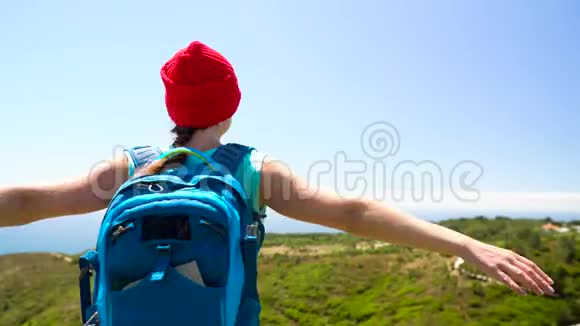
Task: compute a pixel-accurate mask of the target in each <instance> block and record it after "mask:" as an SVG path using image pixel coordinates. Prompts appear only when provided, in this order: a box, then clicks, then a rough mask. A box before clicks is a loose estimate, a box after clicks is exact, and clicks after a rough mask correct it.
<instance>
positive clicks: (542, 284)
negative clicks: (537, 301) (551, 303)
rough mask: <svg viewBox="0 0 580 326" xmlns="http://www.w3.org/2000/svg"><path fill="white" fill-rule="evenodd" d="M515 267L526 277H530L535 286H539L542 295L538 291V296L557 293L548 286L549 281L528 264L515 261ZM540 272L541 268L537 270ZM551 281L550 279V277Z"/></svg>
mask: <svg viewBox="0 0 580 326" xmlns="http://www.w3.org/2000/svg"><path fill="white" fill-rule="evenodd" d="M514 266H515V267H516V268H518V269H519V270H520V271H522V272H524V273H525V274H526V275H528V276H529V277H530V278H531V279H532V280H533V281H534V282H535V284H537V285H538V287H539V288H540V289H541V291H542V293H538V292H537V291H536V293H538V294H543V293H546V294H549V295H554V294H555V291H554V289H553V288H552V287H551V286H550V284H548V281H547V280H546V278H544V277H542V275H541V274H539V273H538V272H537V271H536V270H535V269H534V268H533V267H530V266H528V265H526V264H524V263H523V262H522V261H520V260H517V259H516V260H515V262H514ZM534 266H535V264H534ZM536 267H537V266H536ZM537 269H538V270H539V268H537ZM548 279H549V277H548Z"/></svg>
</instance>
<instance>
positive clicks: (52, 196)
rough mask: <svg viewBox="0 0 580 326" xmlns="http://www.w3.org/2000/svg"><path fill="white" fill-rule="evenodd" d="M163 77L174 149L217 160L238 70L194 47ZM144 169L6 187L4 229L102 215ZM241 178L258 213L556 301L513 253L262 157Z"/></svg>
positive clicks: (129, 163)
mask: <svg viewBox="0 0 580 326" xmlns="http://www.w3.org/2000/svg"><path fill="white" fill-rule="evenodd" d="M161 76H162V79H163V82H164V85H165V88H166V98H165V99H166V106H167V110H168V113H169V116H170V118H171V119H172V120H173V121H174V122H175V124H176V127H175V128H174V129H173V132H174V133H175V142H174V144H173V146H184V147H190V148H194V149H197V150H199V151H203V152H206V153H208V154H211V153H212V152H213V151H215V149H216V148H218V147H219V146H221V142H220V139H221V137H222V136H223V135H224V134H225V133H226V132H227V131H228V129H229V127H230V125H231V118H232V116H233V114H234V113H235V112H236V110H237V108H238V104H239V101H240V96H241V95H240V90H239V88H238V83H237V78H236V75H235V72H234V69H233V68H232V66H231V65H230V63H229V62H228V61H227V60H226V59H225V58H224V57H223V56H222V55H221V54H219V53H218V52H216V51H215V50H213V49H211V48H209V47H207V46H206V45H204V44H202V43H200V42H193V43H191V44H190V45H189V46H188V47H187V48H184V49H182V50H180V51H179V52H178V53H176V54H175V56H173V57H172V58H171V59H170V60H169V61H168V62H167V63H166V64H165V65H164V66H163V67H162V69H161ZM128 153H130V152H128ZM137 168H139V167H138V166H135V160H134V158H133V157H132V155H126V156H124V157H122V158H120V159H117V160H114V161H111V162H109V164H105V165H102V166H100V167H99V168H97V169H95V170H93V171H91V172H90V173H89V174H88V176H85V177H81V178H77V179H73V180H70V181H67V182H62V183H56V184H48V185H35V186H21V187H4V188H0V226H15V225H21V224H26V223H31V222H34V221H37V220H40V219H44V218H50V217H56V216H63V215H75V214H82V213H88V212H93V211H97V210H100V209H103V208H105V207H106V206H107V204H108V202H109V200H110V198H111V197H112V195H113V194H114V192H115V191H116V190H117V189H118V187H119V186H120V185H121V183H122V182H124V181H126V180H127V179H128V178H130V177H131V176H132V175H133V173H134V171H135V170H136V169H137ZM118 176H122V177H121V178H119V177H118ZM236 177H237V178H238V180H240V181H241V182H242V184H243V186H244V188H245V190H246V192H247V193H249V194H250V196H249V197H250V199H249V200H250V201H251V203H249V204H250V205H251V206H252V207H253V209H254V210H255V211H256V212H263V211H264V210H265V208H266V207H270V208H271V209H273V210H274V211H276V212H278V213H280V214H282V215H285V216H288V217H291V218H294V219H297V220H301V221H305V222H310V223H315V224H319V225H324V226H327V227H331V228H336V229H340V230H343V231H346V232H349V233H351V234H354V235H358V236H364V237H369V238H373V239H376V240H380V241H385V242H389V243H393V244H399V245H407V246H412V247H415V248H420V249H425V250H430V251H434V252H439V253H446V254H451V255H456V256H460V257H463V258H464V259H465V260H466V261H467V262H470V263H472V264H474V265H476V266H477V267H479V268H480V269H481V270H482V271H483V272H485V273H486V274H488V275H490V276H491V277H493V278H495V279H497V280H499V281H500V282H503V283H504V284H506V285H507V286H509V287H510V288H512V289H513V290H514V291H516V292H517V293H520V294H526V289H528V290H531V291H533V292H535V293H537V294H539V295H542V294H548V295H552V294H554V290H553V289H552V287H551V286H550V285H552V284H553V281H552V280H551V279H550V278H549V277H548V275H546V274H545V273H544V272H543V271H542V270H541V269H540V268H539V267H538V266H536V264H534V263H533V262H532V261H530V260H528V259H526V258H524V257H522V256H520V255H518V254H516V253H514V252H512V251H509V250H506V249H502V248H498V247H495V246H492V245H489V244H485V243H482V242H480V241H477V240H475V239H472V238H470V237H467V236H465V235H462V234H460V233H457V232H455V231H452V230H450V229H447V228H444V227H442V226H439V225H436V224H432V223H429V222H426V221H422V220H419V219H416V218H414V217H412V216H410V215H408V214H405V213H403V212H400V211H397V210H395V209H394V208H392V207H389V206H387V205H386V204H384V203H382V202H375V201H370V200H366V199H361V198H343V197H340V196H337V195H336V194H334V193H331V192H323V191H312V190H309V187H308V185H307V184H306V182H305V181H304V180H303V179H302V178H300V177H298V176H296V175H293V174H292V173H291V172H290V170H289V169H288V168H287V167H286V166H285V165H283V164H282V163H280V162H279V161H276V160H274V159H272V158H270V157H267V156H265V155H263V154H261V153H259V152H257V151H252V152H251V153H250V154H249V155H248V157H247V158H246V162H245V164H243V165H242V166H241V167H240V169H239V171H236ZM103 189H105V190H103Z"/></svg>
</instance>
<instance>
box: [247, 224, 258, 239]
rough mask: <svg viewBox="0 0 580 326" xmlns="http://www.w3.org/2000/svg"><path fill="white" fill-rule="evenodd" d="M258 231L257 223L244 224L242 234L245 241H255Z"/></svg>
mask: <svg viewBox="0 0 580 326" xmlns="http://www.w3.org/2000/svg"><path fill="white" fill-rule="evenodd" d="M259 231H260V228H259V227H258V224H257V223H253V224H248V225H246V235H245V236H244V239H245V240H246V241H256V240H257V239H258V232H259Z"/></svg>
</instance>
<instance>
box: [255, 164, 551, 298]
mask: <svg viewBox="0 0 580 326" xmlns="http://www.w3.org/2000/svg"><path fill="white" fill-rule="evenodd" d="M260 194H261V199H262V201H263V203H265V204H266V205H268V206H269V207H270V208H272V209H273V210H275V211H276V212H278V213H280V214H282V215H285V216H288V217H291V218H294V219H297V220H301V221H305V222H310V223H315V224H319V225H324V226H328V227H332V228H336V229H339V230H343V231H345V232H348V233H351V234H354V235H358V236H363V237H369V238H373V239H376V240H381V241H385V242H389V243H393V244H399V245H406V246H411V247H415V248H420V249H425V250H429V251H435V252H439V253H447V254H451V255H456V256H460V257H463V258H464V259H465V260H466V261H468V262H471V263H473V264H475V265H476V266H478V267H479V268H480V269H481V270H482V271H484V272H485V273H487V274H488V275H490V276H492V277H494V278H495V279H497V280H499V281H501V282H503V283H504V284H506V285H507V286H509V287H510V288H512V289H513V290H514V291H516V292H519V293H522V294H523V293H525V291H524V290H523V289H522V287H524V288H527V289H530V290H533V291H534V292H536V293H538V294H544V293H546V294H553V293H554V292H553V290H552V288H551V287H550V284H552V283H553V282H552V280H551V279H550V278H549V277H548V275H546V274H545V273H544V272H543V271H542V270H541V269H540V268H539V267H538V266H536V264H534V263H533V262H531V261H530V260H528V259H526V258H524V257H521V256H519V255H518V254H516V253H514V252H512V251H509V250H506V249H502V248H498V247H494V246H491V245H488V244H485V243H482V242H480V241H477V240H475V239H473V238H470V237H468V236H466V235H463V234H461V233H458V232H455V231H453V230H450V229H448V228H445V227H443V226H440V225H437V224H434V223H430V222H427V221H423V220H420V219H417V218H415V217H413V216H411V215H409V214H406V213H404V212H401V211H399V210H397V209H395V208H392V207H390V206H388V205H386V204H384V203H382V202H376V201H370V200H366V199H360V198H343V197H340V196H338V195H336V194H335V193H333V192H330V191H323V190H320V189H313V188H311V187H310V186H309V185H308V184H307V183H306V181H305V180H303V179H302V178H300V177H297V176H295V175H293V174H292V173H291V171H290V170H289V169H288V168H287V167H286V166H285V165H284V164H282V163H280V162H277V161H275V160H272V159H266V160H265V161H264V164H263V168H262V182H261V191H260ZM518 283H519V285H518ZM520 285H521V286H522V287H520Z"/></svg>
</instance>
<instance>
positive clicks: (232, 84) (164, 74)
mask: <svg viewBox="0 0 580 326" xmlns="http://www.w3.org/2000/svg"><path fill="white" fill-rule="evenodd" d="M161 78H162V79H163V84H165V104H166V106H167V112H168V113H169V117H170V118H171V120H173V122H175V124H176V125H178V126H180V127H191V128H207V127H211V126H213V125H216V124H218V123H220V122H222V121H224V120H227V119H228V118H230V117H231V116H232V115H234V113H235V112H236V110H237V108H238V105H239V104H240V98H241V93H240V89H239V88H238V79H237V78H236V74H235V72H234V68H233V67H232V65H231V64H230V63H229V62H228V60H227V59H226V58H224V56H222V55H221V54H220V53H218V52H217V51H215V50H214V49H212V48H210V47H208V46H207V45H205V44H203V43H201V42H199V41H195V42H193V43H191V44H190V45H189V46H188V47H187V48H184V49H181V50H179V51H178V52H177V53H176V54H175V55H174V56H173V57H172V58H171V59H169V61H167V62H166V63H165V64H164V65H163V67H162V68H161Z"/></svg>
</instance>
